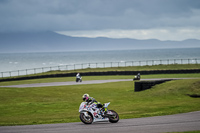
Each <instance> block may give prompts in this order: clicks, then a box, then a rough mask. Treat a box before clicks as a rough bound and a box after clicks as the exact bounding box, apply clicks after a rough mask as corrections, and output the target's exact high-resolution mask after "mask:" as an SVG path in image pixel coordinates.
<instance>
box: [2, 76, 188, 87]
mask: <svg viewBox="0 0 200 133" xmlns="http://www.w3.org/2000/svg"><path fill="white" fill-rule="evenodd" d="M162 79H167V78H161V79H141V80H148V81H150V80H162ZM170 79H173V80H177V79H190V78H170ZM120 81H133V79H112V80H90V81H83V82H75V81H67V82H51V83H35V84H22V85H8V86H0V87H15V88H26V87H45V86H63V85H84V84H101V83H109V82H120Z"/></svg>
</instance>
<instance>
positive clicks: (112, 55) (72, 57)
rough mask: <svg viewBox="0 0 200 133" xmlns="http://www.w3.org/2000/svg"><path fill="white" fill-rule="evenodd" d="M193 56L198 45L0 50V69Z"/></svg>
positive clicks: (198, 51)
mask: <svg viewBox="0 0 200 133" xmlns="http://www.w3.org/2000/svg"><path fill="white" fill-rule="evenodd" d="M195 58H197V59H200V48H187V49H186V48H184V49H154V50H117V51H80V52H44V53H0V64H1V65H0V72H6V71H17V70H25V69H33V68H41V67H52V68H53V66H61V65H73V64H82V63H99V62H126V61H145V60H163V59H195ZM66 69H69V68H66Z"/></svg>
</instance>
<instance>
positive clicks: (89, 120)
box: [79, 113, 93, 124]
mask: <svg viewBox="0 0 200 133" xmlns="http://www.w3.org/2000/svg"><path fill="white" fill-rule="evenodd" d="M88 115H89V116H88V117H86V116H85V115H84V113H80V116H79V117H80V119H81V121H82V122H83V123H84V124H92V122H93V117H92V115H91V114H90V113H89V114H88Z"/></svg>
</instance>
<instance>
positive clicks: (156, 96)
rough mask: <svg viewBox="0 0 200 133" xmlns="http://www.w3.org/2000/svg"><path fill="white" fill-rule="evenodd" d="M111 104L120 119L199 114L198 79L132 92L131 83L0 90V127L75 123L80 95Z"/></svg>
mask: <svg viewBox="0 0 200 133" xmlns="http://www.w3.org/2000/svg"><path fill="white" fill-rule="evenodd" d="M84 93H89V94H90V95H91V96H93V97H94V98H96V100H98V101H100V102H102V103H105V102H109V101H110V102H111V104H110V106H109V109H113V110H115V111H117V112H118V113H119V116H120V119H127V118H138V117H149V116H158V115H169V114H176V113H184V112H190V111H197V110H200V104H199V103H200V99H199V98H193V97H190V96H191V95H200V79H188V80H176V81H169V82H165V83H163V84H160V85H157V86H154V87H153V88H152V89H149V90H146V91H141V92H134V86H133V82H132V81H129V82H116V83H105V84H91V85H74V86H59V87H39V88H4V87H1V88H0V125H1V126H2V125H27V124H45V123H66V122H79V121H80V120H79V112H78V108H79V105H80V103H81V102H82V99H81V97H82V95H83V94H84Z"/></svg>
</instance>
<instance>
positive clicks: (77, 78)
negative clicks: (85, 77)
mask: <svg viewBox="0 0 200 133" xmlns="http://www.w3.org/2000/svg"><path fill="white" fill-rule="evenodd" d="M79 80H80V82H81V81H82V79H81V75H80V73H77V74H76V82H78V81H79Z"/></svg>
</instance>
